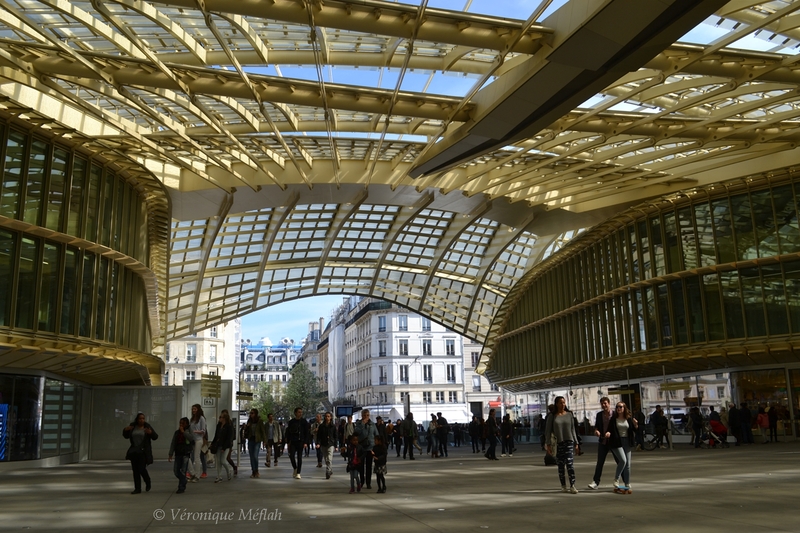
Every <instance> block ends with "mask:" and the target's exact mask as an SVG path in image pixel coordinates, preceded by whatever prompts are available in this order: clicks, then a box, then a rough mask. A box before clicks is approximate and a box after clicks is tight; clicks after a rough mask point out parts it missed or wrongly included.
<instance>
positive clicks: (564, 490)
mask: <svg viewBox="0 0 800 533" xmlns="http://www.w3.org/2000/svg"><path fill="white" fill-rule="evenodd" d="M561 492H569V489H568V488H567V486H566V485H561Z"/></svg>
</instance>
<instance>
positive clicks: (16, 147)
mask: <svg viewBox="0 0 800 533" xmlns="http://www.w3.org/2000/svg"><path fill="white" fill-rule="evenodd" d="M27 141H28V138H27V137H26V136H25V135H23V134H21V133H19V132H16V131H12V132H11V133H10V134H9V136H8V142H7V144H6V157H5V165H4V168H3V184H2V185H3V194H2V196H0V215H3V216H6V217H8V218H18V216H19V195H20V191H21V189H22V171H23V169H24V168H25V149H26V148H27Z"/></svg>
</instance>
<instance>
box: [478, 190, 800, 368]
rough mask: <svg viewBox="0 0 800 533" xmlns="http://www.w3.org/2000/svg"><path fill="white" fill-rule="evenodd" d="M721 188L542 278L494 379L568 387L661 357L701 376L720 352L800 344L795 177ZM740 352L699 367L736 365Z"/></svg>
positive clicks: (571, 255)
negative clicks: (629, 362) (550, 376)
mask: <svg viewBox="0 0 800 533" xmlns="http://www.w3.org/2000/svg"><path fill="white" fill-rule="evenodd" d="M715 189H716V190H715V191H711V190H710V189H709V190H705V191H703V190H698V191H690V193H689V194H688V195H685V196H679V197H673V198H670V199H669V200H670V201H669V202H663V203H660V204H650V205H646V206H640V207H639V208H636V209H635V210H632V211H630V212H628V214H627V215H621V216H619V217H616V218H615V219H612V221H610V222H608V223H606V224H605V225H604V227H601V228H594V229H592V230H589V231H588V232H586V233H584V234H583V235H582V236H581V237H579V238H577V239H575V240H573V241H572V242H571V243H570V244H569V245H568V246H566V247H565V248H564V249H563V250H562V252H561V255H560V257H559V261H558V262H556V263H544V264H543V265H542V266H541V267H540V268H538V269H536V271H535V272H533V273H532V274H531V276H532V278H531V280H526V281H525V284H526V285H527V289H526V290H525V292H524V293H523V294H520V295H519V297H517V298H514V302H513V303H512V304H511V305H512V307H513V310H511V311H510V312H509V313H508V314H507V317H506V322H505V323H506V328H505V333H501V334H500V338H499V342H498V344H497V345H495V346H494V347H493V349H492V360H491V363H490V367H491V371H490V372H491V373H492V375H494V376H495V377H502V376H510V375H517V376H519V375H528V376H537V375H538V376H544V374H545V373H548V372H562V375H563V376H567V375H572V374H574V373H577V372H578V370H577V369H578V368H579V367H580V366H581V365H585V364H586V363H592V364H595V365H597V366H596V368H598V371H599V370H602V369H603V368H607V369H610V368H616V366H615V365H618V364H619V360H620V358H622V357H631V356H637V355H638V356H642V355H645V354H648V353H653V352H656V353H658V354H660V355H658V357H659V359H658V361H659V364H660V363H663V362H667V363H668V364H672V363H674V362H675V361H679V362H680V365H681V367H682V368H692V366H693V365H695V366H696V359H695V357H694V356H695V354H697V353H702V352H706V351H708V350H709V349H711V348H710V347H713V346H719V345H722V346H728V345H731V346H732V345H736V346H741V345H742V343H745V344H746V345H749V346H760V345H763V344H765V343H767V342H775V340H776V339H780V338H788V337H791V336H792V335H796V334H800V321H799V320H800V310H799V309H800V308H798V305H797V302H796V301H795V300H793V299H791V298H789V297H788V295H790V294H793V291H794V290H796V289H797V286H798V282H797V279H798V272H800V263H799V262H798V261H797V259H796V257H795V254H797V252H799V251H800V248H799V247H798V242H800V241H799V240H798V236H800V226H798V220H799V219H800V217H799V216H798V210H797V209H798V205H800V204H798V198H800V183H797V182H796V180H795V178H794V176H793V175H788V174H786V175H783V176H779V177H772V178H771V179H770V180H767V179H760V180H759V181H755V182H754V180H749V181H747V182H730V183H727V184H725V186H724V187H719V186H718V187H716V188H715ZM634 212H636V213H638V214H639V218H638V219H635V220H633V221H631V218H632V217H630V216H628V215H630V214H632V213H634ZM693 213H694V215H695V216H694V217H692V214H693ZM710 213H713V216H710V215H709V214H710ZM612 228H613V229H612ZM678 228H681V229H680V231H679V230H678ZM708 236H713V238H714V240H712V241H710V242H709V241H708V240H707V239H708ZM632 244H633V245H632ZM698 251H699V253H700V254H701V257H702V258H703V259H701V261H700V266H698V261H697V255H698ZM579 272H580V273H582V274H583V275H582V276H577V275H576V273H579ZM731 343H733V344H731ZM728 352H729V350H728V349H726V350H721V351H719V350H718V351H717V354H716V356H715V357H708V358H702V361H701V362H700V363H699V364H701V365H706V364H711V365H712V366H713V367H722V366H725V365H730V364H731V362H732V361H733V360H735V357H733V356H730V355H728ZM732 357H733V358H732ZM698 368H700V367H698ZM702 368H706V367H704V366H703V367H702ZM581 372H582V371H581ZM573 377H574V376H573ZM535 379H544V378H543V377H539V378H535ZM565 379H566V378H565ZM580 379H583V378H580ZM586 379H589V380H592V379H595V380H597V379H598V376H597V375H595V376H594V377H588V378H586Z"/></svg>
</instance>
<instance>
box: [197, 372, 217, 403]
mask: <svg viewBox="0 0 800 533" xmlns="http://www.w3.org/2000/svg"><path fill="white" fill-rule="evenodd" d="M221 393H222V376H215V375H212V374H203V375H202V380H201V382H200V395H201V396H202V397H203V398H219V397H220V394H221Z"/></svg>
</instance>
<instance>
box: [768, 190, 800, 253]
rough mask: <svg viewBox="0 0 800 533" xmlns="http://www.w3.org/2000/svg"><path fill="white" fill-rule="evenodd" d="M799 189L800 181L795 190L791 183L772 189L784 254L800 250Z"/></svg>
mask: <svg viewBox="0 0 800 533" xmlns="http://www.w3.org/2000/svg"><path fill="white" fill-rule="evenodd" d="M798 190H800V183H798V184H796V186H795V191H793V190H792V186H791V185H784V186H783V187H776V188H775V189H773V191H772V197H773V201H774V202H775V217H776V224H777V231H778V243H779V245H780V250H781V251H780V253H782V254H790V253H795V252H798V251H800V225H798V222H797V206H796V200H795V194H794V193H795V192H797V191H798ZM776 255H777V254H776Z"/></svg>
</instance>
